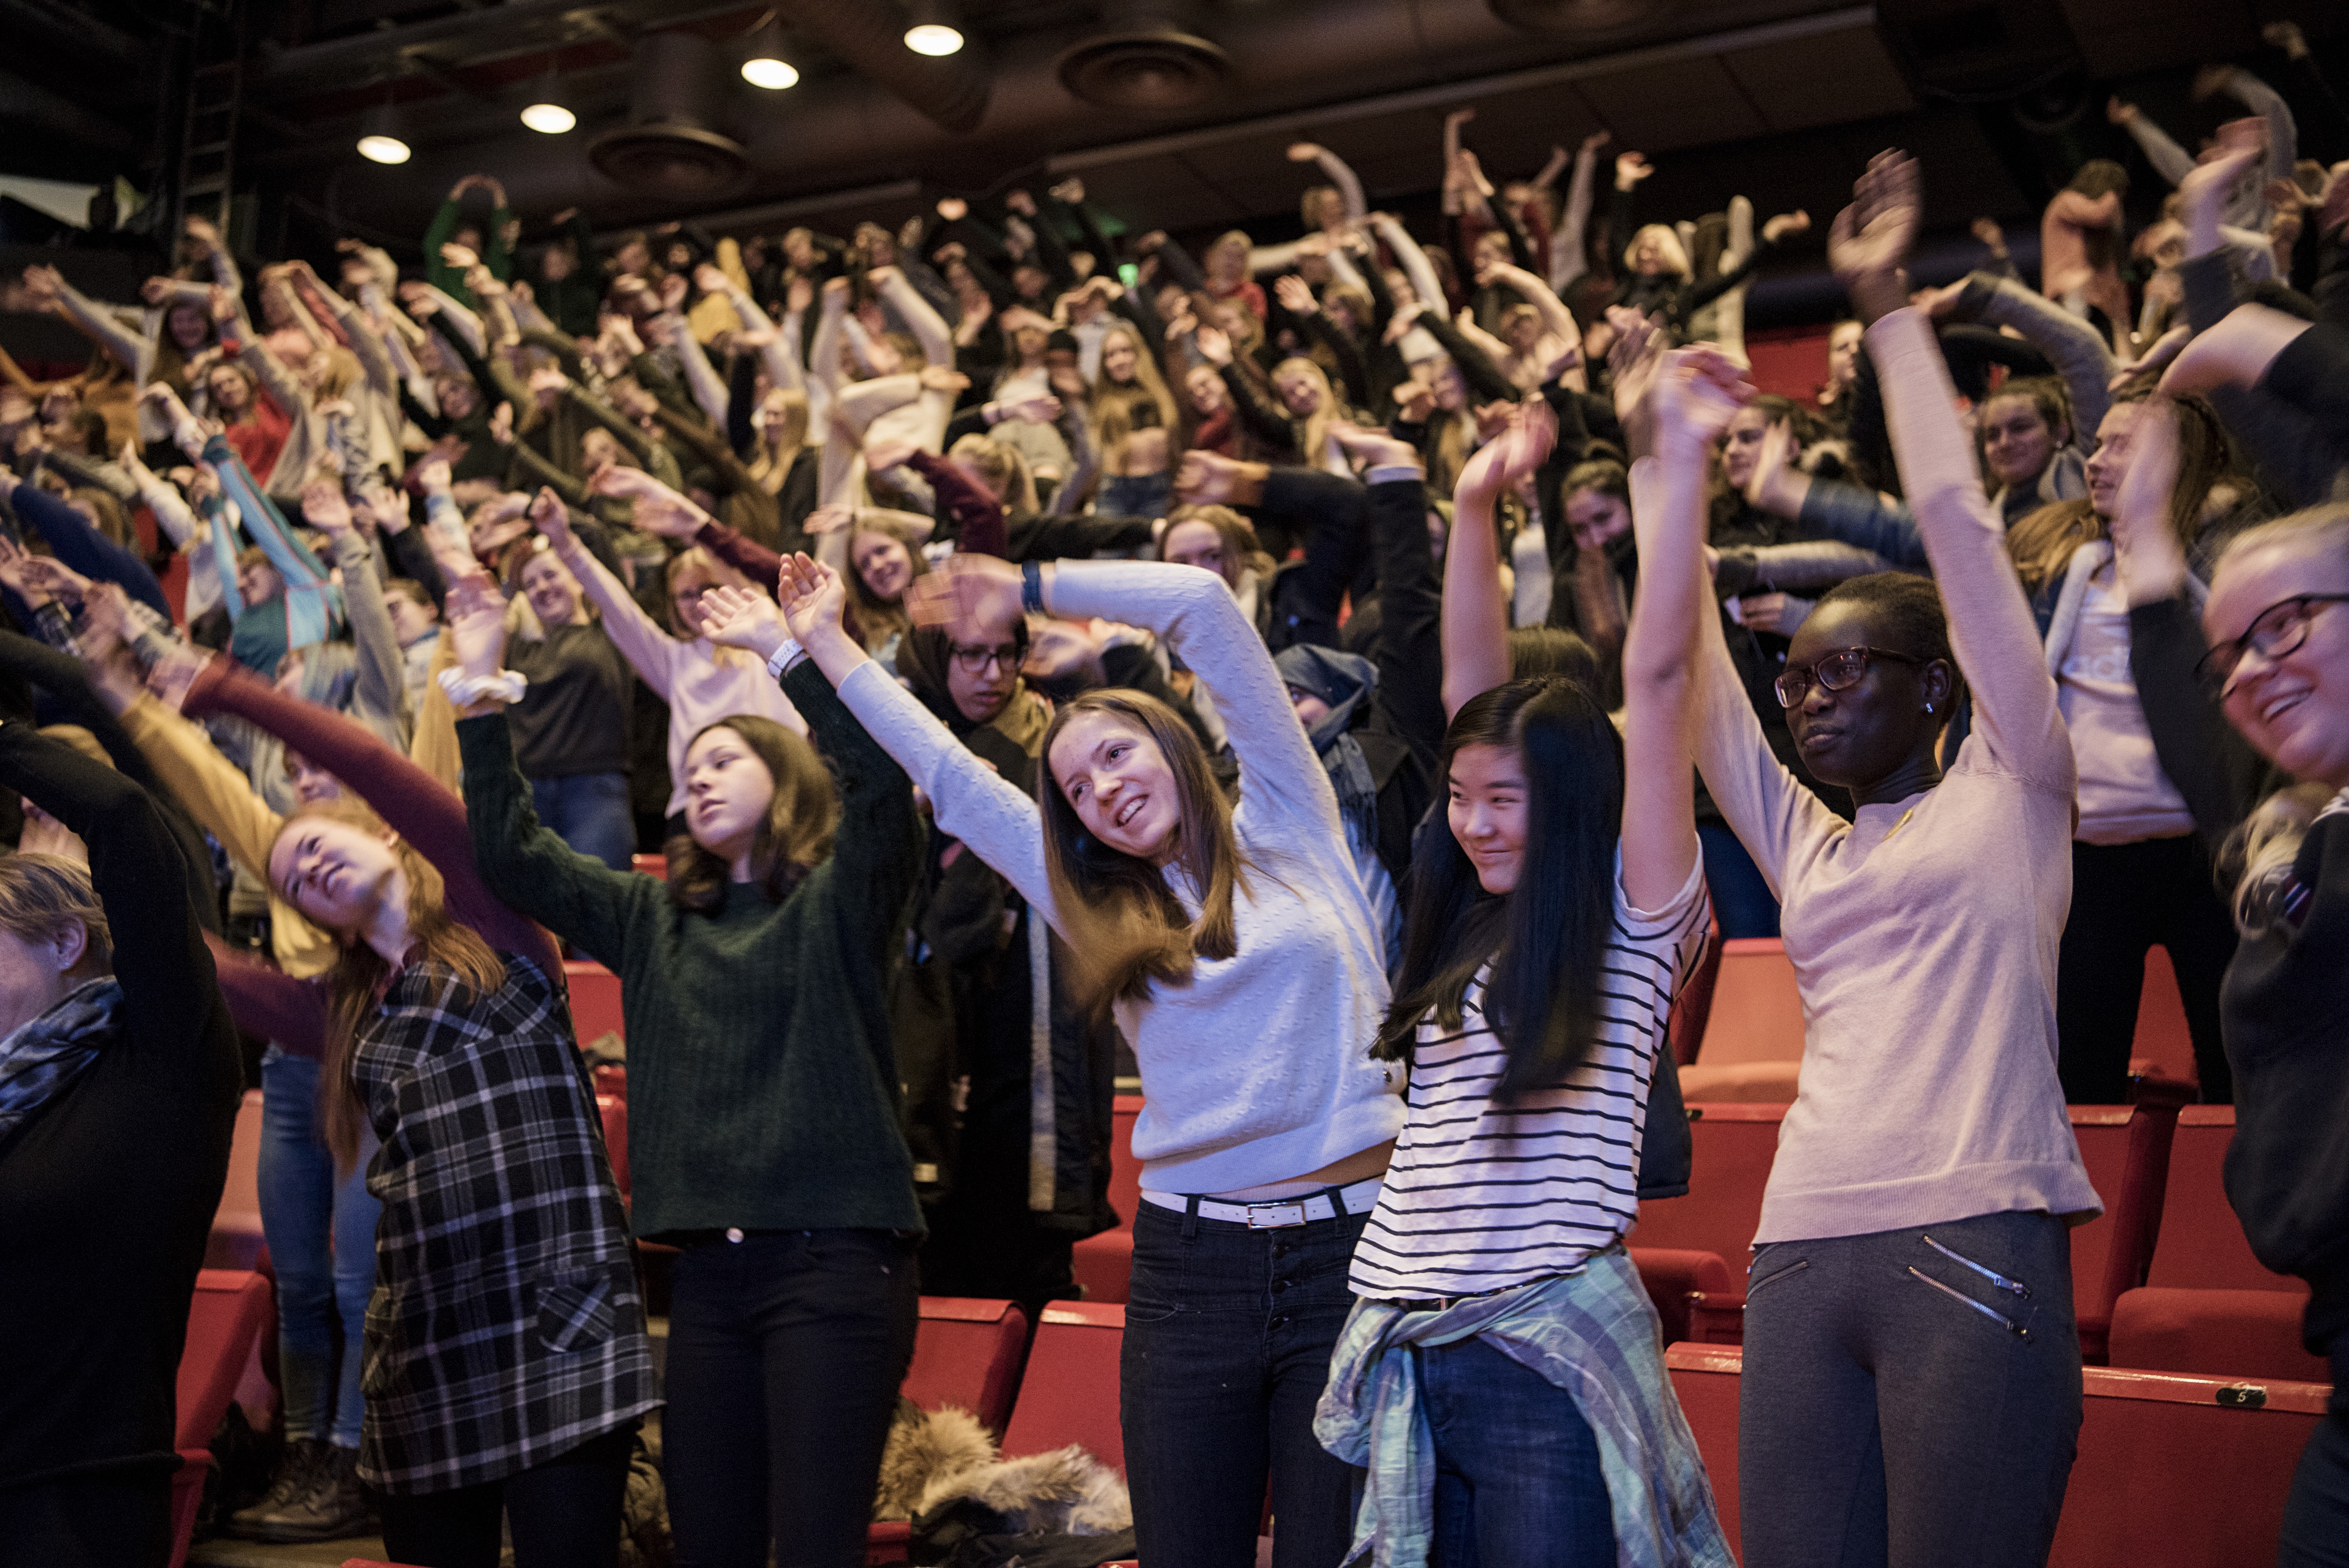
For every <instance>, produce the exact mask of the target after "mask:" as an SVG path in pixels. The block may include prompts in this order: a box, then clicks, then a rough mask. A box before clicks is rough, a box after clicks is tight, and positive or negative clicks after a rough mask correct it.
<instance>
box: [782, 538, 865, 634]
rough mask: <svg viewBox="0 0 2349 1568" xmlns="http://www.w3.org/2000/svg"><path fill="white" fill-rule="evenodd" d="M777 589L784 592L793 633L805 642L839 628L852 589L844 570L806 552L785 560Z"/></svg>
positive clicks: (786, 619)
mask: <svg viewBox="0 0 2349 1568" xmlns="http://www.w3.org/2000/svg"><path fill="white" fill-rule="evenodd" d="M776 589H777V591H778V592H779V593H781V596H782V602H783V619H784V620H785V621H786V622H787V623H789V624H790V625H791V628H792V636H794V637H797V638H798V639H799V640H800V641H801V642H802V643H805V642H810V641H812V640H813V639H814V638H816V637H817V636H820V635H822V634H823V633H825V632H829V631H836V630H838V629H839V626H840V615H841V612H842V610H843V608H844V607H845V606H846V605H847V603H848V590H847V588H846V587H845V585H843V583H842V582H841V580H840V573H837V572H834V571H833V569H832V568H831V567H829V566H826V565H824V564H823V562H820V561H815V560H812V559H811V558H810V557H809V556H808V555H807V554H806V552H801V553H800V554H797V555H794V556H792V557H791V558H789V559H788V560H786V561H785V562H783V570H782V575H781V578H780V579H779V580H778V581H777V583H776Z"/></svg>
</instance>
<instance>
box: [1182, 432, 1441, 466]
mask: <svg viewBox="0 0 2349 1568" xmlns="http://www.w3.org/2000/svg"><path fill="white" fill-rule="evenodd" d="M1330 439H1331V440H1333V441H1335V442H1337V443H1338V447H1339V449H1340V450H1341V451H1343V452H1344V453H1345V454H1346V456H1348V457H1349V458H1351V459H1353V460H1354V461H1355V463H1356V464H1358V465H1359V466H1360V467H1361V469H1362V470H1363V471H1364V472H1365V473H1367V472H1368V471H1369V470H1371V469H1389V468H1406V467H1408V468H1415V469H1422V470H1424V469H1425V468H1426V464H1425V463H1424V462H1423V460H1422V459H1421V458H1420V455H1419V449H1418V448H1416V447H1414V446H1413V445H1412V444H1411V443H1410V442H1409V441H1398V440H1396V439H1395V438H1393V437H1392V436H1390V435H1388V434H1387V433H1386V431H1385V430H1383V429H1380V428H1373V427H1371V426H1365V425H1332V426H1330ZM1184 455H1185V457H1188V456H1189V454H1188V453H1185V454H1184Z"/></svg>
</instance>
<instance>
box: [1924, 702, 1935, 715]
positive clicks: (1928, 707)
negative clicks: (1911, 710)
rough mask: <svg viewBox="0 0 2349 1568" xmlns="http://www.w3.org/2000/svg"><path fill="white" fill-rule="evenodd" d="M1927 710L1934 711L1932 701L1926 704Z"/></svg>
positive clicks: (1928, 711)
mask: <svg viewBox="0 0 2349 1568" xmlns="http://www.w3.org/2000/svg"><path fill="white" fill-rule="evenodd" d="M1925 711H1926V712H1927V713H1930V712H1932V711H1933V705H1932V704H1931V703H1930V702H1929V703H1927V704H1926V705H1925Z"/></svg>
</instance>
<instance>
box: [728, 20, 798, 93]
mask: <svg viewBox="0 0 2349 1568" xmlns="http://www.w3.org/2000/svg"><path fill="white" fill-rule="evenodd" d="M747 50H748V52H747V53H745V54H744V55H743V57H742V79H743V80H744V81H746V82H749V83H750V85H751V86H752V87H754V88H766V89H767V90H768V91H769V92H781V91H782V90H783V89H784V88H789V87H796V86H798V85H799V79H800V72H799V67H797V66H794V65H792V63H791V61H789V60H787V59H785V58H784V57H783V25H782V24H781V22H777V21H769V22H767V23H766V24H765V25H764V26H760V27H758V28H756V29H754V30H753V31H752V32H751V34H750V39H749V43H748V46H747Z"/></svg>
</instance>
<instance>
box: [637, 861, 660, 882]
mask: <svg viewBox="0 0 2349 1568" xmlns="http://www.w3.org/2000/svg"><path fill="white" fill-rule="evenodd" d="M633 861H634V864H635V866H636V870H638V871H640V872H644V873H645V875H647V876H648V877H658V878H660V880H661V881H663V882H667V881H668V857H667V855H636V856H635V857H633Z"/></svg>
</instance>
